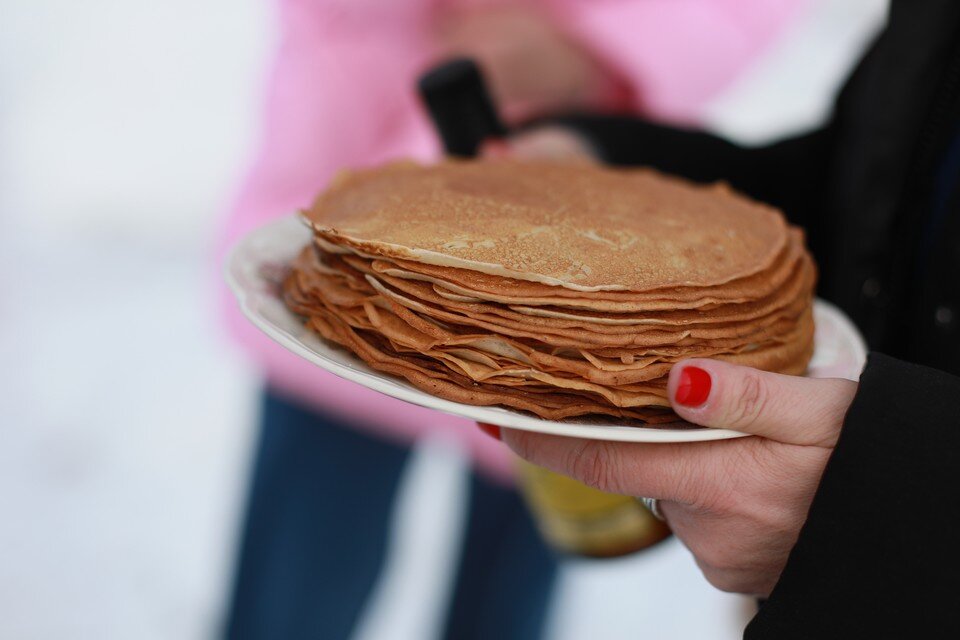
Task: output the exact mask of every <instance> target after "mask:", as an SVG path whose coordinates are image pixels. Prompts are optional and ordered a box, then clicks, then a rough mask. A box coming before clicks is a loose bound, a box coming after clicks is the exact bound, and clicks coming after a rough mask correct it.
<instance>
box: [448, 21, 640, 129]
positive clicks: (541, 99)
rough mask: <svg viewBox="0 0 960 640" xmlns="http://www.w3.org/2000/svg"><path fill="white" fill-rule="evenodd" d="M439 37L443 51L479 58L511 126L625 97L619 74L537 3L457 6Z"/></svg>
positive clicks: (620, 99)
mask: <svg viewBox="0 0 960 640" xmlns="http://www.w3.org/2000/svg"><path fill="white" fill-rule="evenodd" d="M434 35H435V38H436V40H437V43H438V46H439V49H440V52H441V55H443V56H446V57H450V56H457V55H465V56H469V57H471V58H474V59H476V60H477V61H478V63H479V64H480V66H481V67H482V68H483V70H484V72H485V75H486V76H487V80H488V81H489V83H490V91H491V93H492V94H493V98H494V100H495V102H496V104H497V105H498V107H499V109H500V111H501V113H502V115H503V117H504V118H505V120H506V121H507V122H508V123H510V124H516V123H517V122H520V121H523V120H526V119H529V118H531V117H534V116H537V115H542V114H545V113H551V112H552V113H555V112H558V111H571V110H578V109H590V108H598V107H603V106H610V105H612V104H618V103H620V102H623V100H624V96H625V93H626V91H625V89H624V88H623V87H622V83H620V82H619V81H618V80H617V79H616V78H615V77H614V75H613V73H612V72H611V71H609V70H607V69H605V68H604V67H602V66H601V65H600V64H599V63H598V62H597V61H596V60H595V59H594V58H593V57H592V56H590V55H589V54H588V53H587V52H586V51H584V50H583V49H581V48H580V47H579V46H578V45H577V44H576V43H575V42H574V41H572V40H571V39H570V38H568V37H567V36H566V34H564V33H563V32H562V31H561V30H560V29H559V28H558V27H557V26H555V25H554V23H553V22H552V21H551V20H550V17H549V16H548V15H546V14H545V12H544V11H542V10H537V9H536V7H535V6H532V5H529V4H526V5H525V4H524V3H510V4H503V5H502V6H498V7H492V8H491V7H487V8H472V9H459V10H457V9H453V10H450V11H449V12H448V13H447V14H446V15H445V16H444V17H443V18H441V19H440V20H439V21H438V23H437V24H436V25H435V29H434Z"/></svg>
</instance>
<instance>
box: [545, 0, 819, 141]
mask: <svg viewBox="0 0 960 640" xmlns="http://www.w3.org/2000/svg"><path fill="white" fill-rule="evenodd" d="M807 3H808V0H773V1H771V0H642V1H639V2H624V1H622V0H589V1H586V2H585V1H584V0H554V2H552V3H551V4H552V5H553V8H554V11H555V13H556V14H557V19H558V22H559V24H560V25H561V26H562V28H563V29H564V31H565V32H566V33H567V34H568V35H569V37H570V38H571V39H572V40H574V41H575V42H577V43H578V44H579V45H580V46H581V47H582V48H583V49H584V50H585V51H587V52H589V53H590V54H591V55H592V56H593V57H595V58H596V59H597V60H598V61H599V62H600V64H601V65H602V66H604V67H606V68H609V69H610V70H611V71H612V72H613V73H615V74H616V76H617V77H619V78H620V79H621V81H622V82H623V84H624V85H625V87H626V88H627V89H628V101H627V103H626V104H624V105H623V106H625V107H626V108H627V110H628V111H630V112H633V113H644V114H646V115H648V116H652V117H655V118H656V119H658V120H665V121H670V122H696V121H697V120H698V119H699V115H700V112H701V109H702V108H703V105H704V104H705V103H706V102H707V101H708V100H709V99H710V98H711V97H713V96H714V95H715V94H716V93H717V92H719V91H720V90H721V89H723V88H724V87H726V86H727V85H729V84H730V83H731V82H732V81H733V80H734V79H735V78H736V77H737V76H738V75H739V74H740V73H741V71H742V70H743V69H744V68H745V67H747V65H749V64H750V63H751V62H752V61H753V60H755V59H756V58H757V56H758V54H760V53H761V52H762V51H763V50H764V49H765V48H766V47H767V46H769V44H770V43H771V42H773V41H774V40H775V39H776V38H777V37H778V36H779V35H780V33H781V32H782V30H783V28H784V27H785V26H786V25H787V24H789V23H790V21H791V20H792V19H793V18H794V16H795V15H796V14H797V11H798V9H800V8H802V7H803V6H804V5H806V4H807Z"/></svg>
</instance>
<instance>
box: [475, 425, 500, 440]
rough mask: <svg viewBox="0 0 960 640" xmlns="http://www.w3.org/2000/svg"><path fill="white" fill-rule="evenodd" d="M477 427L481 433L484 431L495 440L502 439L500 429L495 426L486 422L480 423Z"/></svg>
mask: <svg viewBox="0 0 960 640" xmlns="http://www.w3.org/2000/svg"><path fill="white" fill-rule="evenodd" d="M477 426H478V427H480V431H483V432H484V433H485V434H487V435H488V436H490V437H491V438H493V439H494V440H499V439H500V427H498V426H496V425H494V424H486V423H485V422H478V423H477Z"/></svg>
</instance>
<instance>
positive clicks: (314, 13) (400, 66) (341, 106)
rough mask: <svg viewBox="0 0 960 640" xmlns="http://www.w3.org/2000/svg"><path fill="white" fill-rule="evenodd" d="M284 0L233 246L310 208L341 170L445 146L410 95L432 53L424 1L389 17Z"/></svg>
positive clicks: (231, 233)
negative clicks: (270, 223)
mask: <svg viewBox="0 0 960 640" xmlns="http://www.w3.org/2000/svg"><path fill="white" fill-rule="evenodd" d="M279 4H280V12H279V20H280V25H279V29H278V32H279V34H280V42H279V46H278V49H277V52H276V55H275V58H274V61H273V65H272V70H271V71H270V74H269V76H268V78H267V83H266V87H265V100H264V103H263V113H262V118H261V122H260V139H259V143H258V148H257V149H256V151H255V153H254V162H253V164H252V165H251V166H250V168H249V170H248V171H247V174H246V177H245V179H244V180H243V182H242V184H241V187H240V190H239V193H238V194H237V196H236V198H235V201H234V204H233V206H232V207H231V210H230V214H229V219H228V222H227V233H226V237H225V238H224V241H225V242H226V243H230V242H232V241H233V240H234V239H235V238H237V237H239V236H241V235H243V234H244V233H246V232H247V231H249V230H250V229H252V228H254V227H256V226H259V225H260V224H262V223H263V222H265V221H267V220H269V219H271V218H274V217H276V216H280V215H285V214H288V213H291V212H293V211H295V210H296V209H298V208H300V207H304V206H307V205H309V204H310V202H311V201H312V199H313V197H314V196H315V195H316V194H317V193H318V192H319V191H320V190H321V189H322V188H323V186H324V185H325V184H326V183H327V181H328V180H329V179H330V178H331V177H332V176H333V174H334V173H335V172H336V171H337V170H338V169H340V168H341V167H357V166H363V165H369V164H374V163H378V162H382V161H384V160H386V159H390V158H395V157H410V156H413V157H416V158H421V159H428V158H431V157H434V156H435V155H436V153H437V152H438V150H437V144H436V142H435V140H434V136H433V135H432V133H431V131H430V128H429V126H428V123H427V121H426V119H425V118H424V117H423V114H422V112H421V110H420V107H419V105H418V104H417V98H416V95H415V94H414V93H413V92H412V91H411V87H412V86H413V82H414V79H415V77H416V74H417V72H418V71H419V70H420V69H421V68H422V66H423V64H425V62H426V60H427V56H428V55H429V51H427V50H425V48H424V46H423V45H422V41H423V38H422V37H420V28H421V25H420V21H421V20H422V16H421V14H422V11H416V10H414V9H416V7H417V5H418V3H417V2H409V3H398V5H397V6H403V7H405V11H381V13H382V14H383V15H382V18H381V19H380V20H369V19H367V18H368V17H369V16H368V14H367V13H366V12H363V11H350V10H349V7H348V8H347V9H344V8H343V7H344V6H345V5H349V3H346V2H344V0H339V1H331V0H326V1H323V0H283V1H282V2H280V3H279ZM419 4H421V5H422V4H424V3H423V2H420V3H419Z"/></svg>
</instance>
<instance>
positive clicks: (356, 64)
mask: <svg viewBox="0 0 960 640" xmlns="http://www.w3.org/2000/svg"><path fill="white" fill-rule="evenodd" d="M453 1H454V0H403V1H401V0H391V1H389V2H385V1H383V0H280V3H279V9H280V10H279V26H280V29H279V33H280V42H279V50H278V51H277V54H276V58H275V60H274V63H273V67H272V70H271V72H270V75H269V78H268V82H267V85H266V99H265V105H264V111H263V121H262V129H261V134H260V141H259V148H258V150H257V152H256V155H255V157H254V159H253V163H252V166H251V167H250V169H249V172H248V173H247V175H246V178H245V180H244V181H243V183H242V186H241V188H240V191H239V193H238V195H237V197H236V199H235V201H234V203H233V206H232V208H231V210H230V215H229V218H228V220H227V224H226V226H225V228H224V233H223V235H222V238H221V244H220V251H218V255H219V256H220V257H221V258H222V257H223V255H224V254H225V250H226V248H227V247H229V246H230V245H231V244H233V242H235V241H236V240H237V239H238V238H240V237H241V236H242V235H244V234H245V233H247V232H249V231H250V230H252V229H254V228H256V227H258V226H260V225H262V224H263V223H265V222H267V221H269V220H271V219H273V218H276V217H278V216H284V215H288V214H290V213H292V212H294V211H296V210H297V209H298V208H301V207H304V206H306V205H308V204H309V203H310V202H311V200H312V199H313V197H314V195H315V194H316V193H317V192H318V191H320V190H321V189H322V188H323V187H324V185H325V184H326V182H327V180H328V179H329V178H330V177H331V176H332V175H333V173H334V172H335V171H336V170H338V169H339V168H341V167H356V166H364V165H372V164H377V163H380V162H383V161H385V160H388V159H392V158H397V157H413V158H418V159H421V160H432V159H435V158H437V157H438V156H439V154H440V149H439V147H438V143H437V140H436V139H435V136H434V134H433V131H432V129H431V126H430V124H429V122H428V121H427V119H426V118H425V116H424V114H423V112H422V110H421V108H420V105H419V104H418V102H417V98H416V96H415V94H414V92H413V91H412V87H413V86H414V83H415V78H416V76H417V74H418V73H420V72H421V71H422V70H423V69H424V68H426V67H427V66H428V65H429V63H430V62H431V61H432V60H434V59H435V56H436V52H435V51H433V50H432V48H431V46H430V44H429V40H428V39H427V38H426V37H425V36H424V30H425V27H426V25H427V24H428V21H429V20H430V18H431V16H432V15H433V12H435V11H437V10H438V9H439V8H440V5H441V4H443V3H445V2H446V3H450V2H453ZM465 1H466V0H461V4H462V3H463V2H465ZM543 1H544V2H545V3H546V4H547V5H549V7H548V8H549V9H550V10H551V12H552V14H553V15H554V17H555V18H558V19H559V20H560V21H561V24H562V25H563V26H564V28H565V29H566V30H567V31H568V33H569V35H571V36H572V37H574V38H576V39H577V40H578V41H579V43H580V44H581V45H582V46H584V47H586V48H587V50H589V51H590V52H591V53H592V54H593V55H594V56H596V57H597V58H598V59H599V60H601V61H602V62H603V63H604V64H607V65H609V66H610V67H612V68H613V69H615V70H616V72H617V75H619V76H620V77H621V78H623V79H625V80H626V82H627V83H628V84H629V85H630V86H631V89H632V93H633V94H634V95H636V96H637V101H638V103H637V104H635V105H633V106H634V107H635V108H636V110H637V111H642V112H643V113H645V114H646V115H649V116H653V117H656V118H659V119H664V120H672V121H686V122H689V121H694V120H695V119H696V115H697V112H698V108H700V107H701V106H702V105H703V104H704V102H705V101H706V100H707V99H708V98H709V97H710V96H712V95H713V94H714V93H715V92H716V91H717V90H718V89H720V88H721V87H723V86H724V85H725V84H727V83H728V82H729V81H730V80H731V79H732V78H733V77H734V76H735V75H736V74H737V72H738V71H740V70H741V69H743V68H744V67H745V66H746V65H747V64H748V63H749V62H750V60H751V59H753V58H754V57H755V56H756V55H757V53H758V52H759V51H760V50H761V49H762V48H763V47H764V46H765V45H766V44H767V43H769V42H770V41H771V40H772V39H773V38H774V37H775V35H776V34H777V32H778V31H779V29H780V27H781V26H782V25H784V24H785V23H786V22H787V21H788V19H789V18H790V17H791V16H792V15H793V14H794V11H795V9H796V8H797V7H798V6H799V5H801V4H802V3H803V0H543ZM470 4H473V5H476V4H483V1H482V0H470ZM225 305H226V309H227V311H226V314H227V321H228V325H229V328H230V330H231V332H232V333H233V334H234V335H235V336H236V337H237V338H238V339H239V340H240V341H241V342H242V343H243V344H244V345H245V347H246V348H247V350H248V352H249V353H250V354H251V355H252V356H253V357H254V358H255V359H256V361H257V362H258V364H259V365H260V366H261V367H262V368H263V370H264V371H265V373H266V375H267V376H268V378H269V380H270V382H271V383H272V384H273V385H274V386H275V387H276V388H278V389H280V390H281V391H283V392H284V393H287V394H290V395H292V396H294V397H296V398H298V399H301V400H302V401H306V402H308V403H310V404H313V405H315V406H316V407H318V408H321V409H323V410H324V411H327V412H330V413H334V414H340V415H342V416H345V417H347V418H349V419H350V421H351V422H352V423H354V424H356V425H357V427H358V428H364V429H369V430H371V431H373V432H377V433H379V434H382V435H383V436H384V437H388V438H393V439H397V440H400V441H407V442H409V441H411V440H413V439H416V438H418V437H419V436H421V435H422V434H424V433H426V432H428V431H433V430H441V429H442V430H445V431H447V432H449V434H450V437H455V438H457V439H459V440H460V441H462V442H463V444H464V446H465V447H466V448H467V449H468V450H469V451H470V453H471V454H472V455H473V457H474V459H475V460H476V461H477V463H478V464H479V466H480V467H481V468H482V469H485V470H487V471H489V472H491V473H492V474H493V475H494V476H495V477H500V478H509V477H510V476H511V473H512V465H511V460H510V459H509V457H508V455H507V454H506V452H505V451H504V448H503V447H502V446H500V445H499V444H498V443H496V442H495V441H493V440H491V439H490V438H488V437H487V436H485V435H483V434H482V433H480V432H479V430H478V429H476V428H475V426H474V425H473V424H472V423H471V422H469V421H467V420H463V419H460V418H455V417H452V416H448V415H446V414H442V413H438V412H435V411H431V410H427V409H423V408H420V407H416V406H413V405H409V404H406V403H404V402H401V401H399V400H394V399H392V398H389V397H387V396H383V395H380V394H378V393H376V392H373V391H369V390H367V389H365V388H362V387H360V386H358V385H356V384H354V383H351V382H347V381H344V380H341V379H339V378H337V377H335V376H333V375H332V374H328V373H326V372H324V371H321V370H319V369H317V368H315V367H313V366H312V365H310V364H308V363H307V362H305V361H303V360H300V359H299V358H297V357H296V356H293V355H292V354H290V353H288V352H287V351H285V350H284V349H283V348H282V347H280V346H278V345H276V344H274V343H273V342H271V341H270V340H269V339H268V338H266V337H265V336H264V335H262V334H261V333H260V332H259V331H258V330H257V329H255V328H254V327H253V326H252V325H250V324H249V323H247V322H246V321H245V319H244V318H243V317H242V316H241V315H240V314H239V312H238V311H237V310H236V305H235V303H234V302H233V301H232V300H229V299H225Z"/></svg>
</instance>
